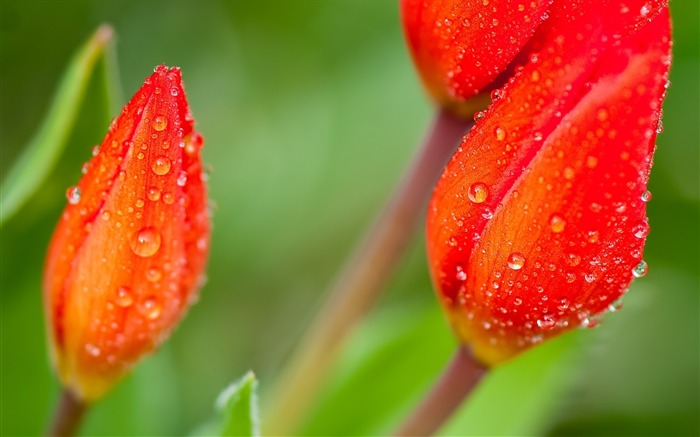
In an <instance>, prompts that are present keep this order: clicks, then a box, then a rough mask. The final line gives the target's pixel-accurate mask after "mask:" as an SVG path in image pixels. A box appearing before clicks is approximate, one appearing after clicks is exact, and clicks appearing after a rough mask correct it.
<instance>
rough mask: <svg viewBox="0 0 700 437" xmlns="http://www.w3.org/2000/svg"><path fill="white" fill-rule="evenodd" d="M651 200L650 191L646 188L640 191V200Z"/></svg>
mask: <svg viewBox="0 0 700 437" xmlns="http://www.w3.org/2000/svg"><path fill="white" fill-rule="evenodd" d="M650 200H651V191H649V190H647V191H645V192H643V193H642V202H648V201H650Z"/></svg>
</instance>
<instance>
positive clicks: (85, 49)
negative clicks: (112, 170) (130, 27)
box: [0, 25, 114, 226]
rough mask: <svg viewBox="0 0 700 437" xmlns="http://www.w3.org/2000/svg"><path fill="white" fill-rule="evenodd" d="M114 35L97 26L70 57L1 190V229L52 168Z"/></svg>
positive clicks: (107, 29) (108, 28)
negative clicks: (98, 63)
mask: <svg viewBox="0 0 700 437" xmlns="http://www.w3.org/2000/svg"><path fill="white" fill-rule="evenodd" d="M113 34H114V32H113V29H112V27H111V26H109V25H102V26H100V27H99V28H98V29H97V30H96V31H95V33H94V34H93V35H92V36H91V37H90V39H89V40H88V41H87V42H86V43H85V44H84V45H83V46H82V47H81V48H80V49H79V50H78V51H77V52H76V53H75V54H74V55H73V57H72V59H71V61H70V62H69V64H68V67H67V68H66V71H65V73H64V75H63V78H62V79H61V82H60V84H59V86H58V89H57V91H56V94H55V96H54V98H53V101H52V103H51V106H50V108H49V110H48V114H47V116H46V117H45V118H44V121H43V122H42V124H41V126H40V127H39V129H38V130H37V132H36V134H35V135H34V137H33V138H32V139H31V140H30V141H29V143H28V144H27V145H26V147H25V148H24V151H23V152H22V154H21V155H20V156H19V158H18V159H17V161H16V162H15V164H14V165H13V166H12V168H11V169H10V170H9V172H8V175H7V177H5V179H4V180H3V184H2V186H1V187H0V226H2V225H3V224H4V223H5V222H6V221H7V220H8V219H9V218H10V217H12V216H13V215H14V214H15V213H16V212H17V211H18V210H19V209H20V208H21V207H22V205H23V204H24V203H25V202H26V201H27V200H28V199H29V197H30V196H31V195H32V194H33V193H34V191H35V190H36V189H37V187H38V186H39V185H40V184H41V182H42V181H43V180H44V179H45V178H46V176H47V175H48V173H49V171H50V170H51V169H52V168H53V165H54V164H55V162H56V160H57V159H58V157H59V156H60V154H61V151H62V150H63V148H64V146H65V143H66V140H67V138H68V135H69V134H70V132H71V129H72V127H73V125H74V124H75V121H76V119H77V115H78V112H79V109H80V107H81V104H82V101H83V97H84V96H85V91H86V89H87V86H88V83H89V78H90V76H91V74H92V73H93V71H94V69H95V66H96V64H97V61H98V60H99V58H100V56H101V55H103V53H104V50H105V48H106V47H107V45H108V44H109V43H110V41H111V40H112V39H113Z"/></svg>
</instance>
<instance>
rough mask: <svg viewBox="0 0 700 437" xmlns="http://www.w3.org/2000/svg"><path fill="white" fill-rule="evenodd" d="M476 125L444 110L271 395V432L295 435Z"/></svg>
mask: <svg viewBox="0 0 700 437" xmlns="http://www.w3.org/2000/svg"><path fill="white" fill-rule="evenodd" d="M469 126H470V123H469V122H468V121H467V120H464V119H462V118H457V117H455V116H453V115H451V114H449V113H447V112H446V111H444V110H440V111H439V112H438V113H437V115H436V117H435V121H434V122H433V125H432V128H431V129H430V131H429V133H428V135H427V136H426V138H425V140H424V142H423V144H422V147H421V148H420V149H419V150H418V152H417V154H416V155H415V156H414V158H413V161H412V163H411V165H410V167H409V169H408V170H407V172H406V173H405V174H404V177H403V179H402V181H401V183H400V184H399V186H398V187H397V189H396V190H395V192H394V193H393V195H392V197H391V199H390V200H389V202H388V203H387V204H386V206H385V207H384V210H383V211H382V212H381V214H380V215H379V217H378V218H377V220H376V221H375V223H374V225H373V226H372V228H371V229H370V230H369V232H368V233H367V234H366V235H365V237H364V240H363V241H362V243H361V245H360V246H359V247H358V249H357V250H356V252H355V254H354V256H353V257H352V258H351V259H350V260H349V262H348V263H347V264H346V266H345V268H344V270H343V272H342V274H341V275H340V277H339V279H338V281H337V282H336V283H335V286H334V287H333V289H332V290H331V292H330V293H329V294H328V298H327V299H326V301H325V303H324V306H323V307H322V309H321V311H320V312H319V315H318V316H317V318H316V319H315V320H314V321H313V323H312V324H311V326H310V327H309V328H308V331H307V332H306V335H305V337H304V338H303V339H302V341H301V343H300V345H299V346H298V348H297V349H296V353H295V354H294V355H293V356H292V358H291V360H290V362H289V363H288V365H287V366H286V368H285V372H284V373H283V374H282V375H281V377H280V382H279V383H278V386H277V387H276V390H275V391H274V393H272V396H271V397H270V399H271V402H272V404H271V405H270V408H269V409H268V414H267V418H266V419H267V420H266V421H265V423H266V424H267V427H266V429H265V431H266V433H267V434H269V435H287V434H290V433H293V432H294V430H295V428H296V427H297V426H298V425H299V423H300V422H301V420H303V418H304V416H305V414H306V413H307V411H308V409H309V407H310V406H311V402H312V400H313V399H314V398H315V395H316V393H317V392H318V390H319V388H320V386H321V384H322V382H323V379H324V376H325V375H326V373H327V370H328V368H329V367H330V365H331V363H332V362H333V359H334V357H335V354H336V352H337V350H338V348H339V345H340V344H342V343H343V339H344V338H345V336H346V335H347V334H348V332H349V331H350V330H351V329H352V327H353V326H354V325H355V323H357V321H358V320H359V319H360V318H361V317H362V316H363V315H364V314H365V313H366V312H367V310H368V309H369V308H370V307H371V305H372V303H373V302H374V300H375V299H376V297H377V296H378V295H379V293H380V291H381V289H382V288H383V286H384V284H385V283H386V281H387V279H388V278H389V277H390V276H391V274H392V273H393V271H394V269H395V267H396V265H397V264H398V262H399V260H400V258H401V255H402V254H403V252H404V249H405V247H406V245H407V243H408V242H409V241H410V236H411V234H412V232H413V231H414V228H415V226H416V223H417V222H418V220H419V217H422V214H421V213H422V211H423V210H424V208H425V205H426V204H427V201H428V199H429V196H430V193H431V192H432V189H433V187H434V186H435V183H436V182H437V179H438V177H439V176H440V174H441V173H442V170H443V168H444V166H445V164H446V163H447V161H448V159H449V158H450V157H451V156H452V154H453V153H454V151H455V149H456V148H457V145H458V142H459V140H460V138H461V137H462V135H464V134H465V133H466V131H467V129H468V127H469Z"/></svg>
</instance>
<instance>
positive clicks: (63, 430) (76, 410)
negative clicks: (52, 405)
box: [46, 389, 87, 437]
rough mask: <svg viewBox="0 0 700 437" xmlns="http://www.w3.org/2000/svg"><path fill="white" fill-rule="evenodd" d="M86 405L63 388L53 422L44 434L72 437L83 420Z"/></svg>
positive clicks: (51, 436) (50, 436)
mask: <svg viewBox="0 0 700 437" xmlns="http://www.w3.org/2000/svg"><path fill="white" fill-rule="evenodd" d="M86 410H87V405H86V404H85V403H83V401H81V400H80V399H78V398H77V397H76V396H75V395H74V394H73V393H72V392H71V391H70V390H68V389H64V390H63V393H61V399H60V401H59V402H58V405H57V406H56V413H55V416H54V418H53V422H51V424H50V425H49V429H48V431H47V432H46V435H47V436H49V437H72V436H74V435H75V433H76V432H77V431H78V428H79V427H80V422H81V421H82V420H83V416H84V415H85V411H86Z"/></svg>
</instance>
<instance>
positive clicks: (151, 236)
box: [129, 228, 161, 258]
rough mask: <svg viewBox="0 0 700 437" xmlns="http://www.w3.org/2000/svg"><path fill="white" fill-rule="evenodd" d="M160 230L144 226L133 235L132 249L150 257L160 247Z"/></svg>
mask: <svg viewBox="0 0 700 437" xmlns="http://www.w3.org/2000/svg"><path fill="white" fill-rule="evenodd" d="M160 240H161V237H160V232H158V231H157V230H156V229H155V228H143V229H141V230H139V231H137V232H134V233H133V234H132V235H131V239H130V241H129V243H130V245H131V250H132V251H133V252H134V253H135V254H136V255H138V256H142V257H144V258H145V257H149V256H153V255H155V253H156V252H158V249H160Z"/></svg>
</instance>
